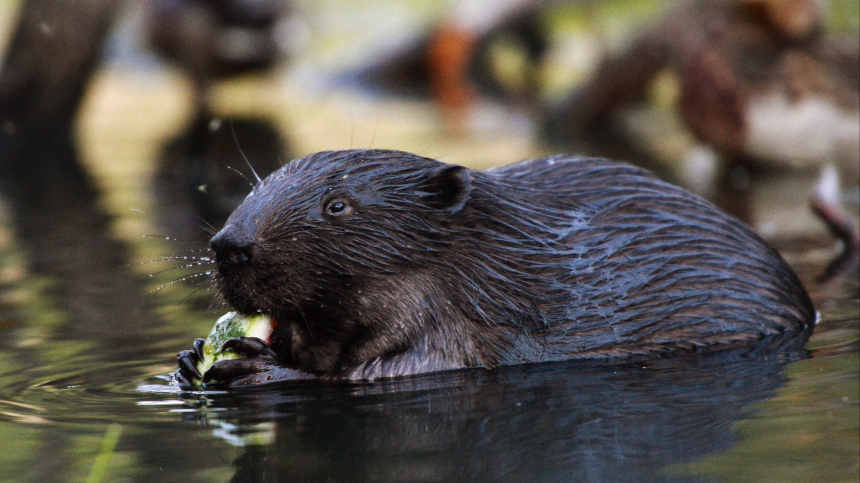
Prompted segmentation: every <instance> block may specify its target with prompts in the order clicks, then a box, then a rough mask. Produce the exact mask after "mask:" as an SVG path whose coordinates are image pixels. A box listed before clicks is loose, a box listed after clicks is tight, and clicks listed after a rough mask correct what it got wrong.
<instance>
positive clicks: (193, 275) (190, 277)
mask: <svg viewBox="0 0 860 483" xmlns="http://www.w3.org/2000/svg"><path fill="white" fill-rule="evenodd" d="M213 272H214V270H207V271H205V272H196V273H191V274H188V275H183V276H181V277H179V278H176V279H174V280H171V281H170V282H167V283H165V284H162V285H159V286H158V287H157V288H156V289H155V290H154V291H153V293H158V292H161V291H162V290H163V289H165V288H167V287H169V286H171V285H173V284H176V283H179V282H185V281H187V280H193V279H197V278H200V277H209V276H211V275H212V273H213Z"/></svg>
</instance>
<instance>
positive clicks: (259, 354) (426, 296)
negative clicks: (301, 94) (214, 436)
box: [179, 150, 814, 384]
mask: <svg viewBox="0 0 860 483" xmlns="http://www.w3.org/2000/svg"><path fill="white" fill-rule="evenodd" d="M212 248H213V250H214V252H215V262H216V264H217V268H218V270H217V273H216V275H215V280H216V283H217V286H218V288H219V290H220V292H221V294H222V295H223V296H224V298H225V299H226V300H227V301H228V302H229V303H230V304H231V305H233V306H234V307H235V308H236V309H238V310H239V311H242V312H245V313H255V312H263V313H268V314H271V315H272V316H273V317H274V318H275V319H276V320H277V322H278V325H277V329H276V330H275V332H274V333H273V335H272V340H271V347H267V346H266V345H265V344H264V343H262V342H261V341H259V339H243V338H241V339H234V340H232V341H229V342H228V344H230V345H231V346H233V347H234V348H236V349H237V350H239V351H240V352H242V353H244V354H246V355H248V356H249V359H240V360H234V361H221V362H218V363H216V365H215V366H213V368H212V369H210V370H209V371H208V372H207V374H206V377H205V378H204V379H206V380H210V379H215V380H221V381H230V382H231V383H233V384H251V383H260V382H265V381H271V380H275V379H286V378H295V377H302V376H304V377H312V376H319V377H324V378H332V379H374V378H379V377H389V376H401V375H408V374H417V373H424V372H431V371H440V370H446V369H457V368H465V367H486V368H492V367H496V366H499V365H505V364H518V363H526V362H541V361H553V360H563V359H570V358H576V357H605V356H624V355H631V354H646V353H668V352H673V351H677V350H701V349H713V348H723V347H729V346H736V345H740V344H745V343H750V342H751V341H753V340H756V339H760V338H761V337H763V336H765V335H768V334H777V333H783V332H786V331H800V330H802V329H804V328H805V327H808V325H809V324H810V323H811V322H813V319H814V312H813V308H812V304H811V302H810V301H809V298H808V296H807V295H806V293H805V291H804V289H803V287H802V286H801V284H800V282H799V280H798V279H797V276H796V275H795V274H794V273H793V272H792V271H791V269H790V268H789V267H788V265H787V264H786V263H785V262H784V261H783V260H782V258H780V256H779V255H778V254H777V253H776V252H775V251H774V250H773V249H772V248H770V247H769V246H768V245H767V244H766V243H765V242H764V241H762V240H761V239H760V238H759V237H758V236H756V235H755V234H754V233H753V232H752V230H750V229H749V228H748V227H746V226H744V225H743V224H741V223H740V222H738V221H736V220H735V219H733V218H730V217H729V216H727V215H725V214H723V213H721V212H719V211H718V210H717V209H716V208H714V207H713V206H712V205H711V204H709V203H708V202H706V201H704V200H702V199H700V198H698V197H696V196H694V195H692V194H690V193H687V192H685V191H683V190H682V189H680V188H678V187H675V186H673V185H670V184H668V183H666V182H663V181H661V180H659V179H658V178H656V177H655V176H653V175H651V174H650V173H648V172H647V171H644V170H641V169H639V168H635V167H632V166H629V165H625V164H618V163H614V162H609V161H605V160H600V159H587V158H577V157H572V156H555V157H551V158H546V159H541V160H535V161H527V162H523V163H519V164H515V165H512V166H508V167H504V168H499V169H493V170H490V171H487V172H485V173H481V172H475V171H471V170H468V169H466V168H462V167H459V166H452V165H447V164H442V163H439V162H437V161H434V160H431V159H427V158H422V157H418V156H415V155H412V154H408V153H403V152H396V151H383V150H371V151H363V150H353V151H340V152H323V153H318V154H314V155H311V156H308V157H306V158H303V159H300V160H297V161H293V162H291V163H290V164H288V165H287V166H285V167H284V168H282V169H281V170H279V171H277V172H275V173H274V174H272V175H271V176H269V177H268V178H266V179H265V180H264V181H262V182H261V183H259V184H258V185H257V186H256V187H255V188H254V191H253V192H252V193H251V194H250V195H249V196H248V198H247V199H246V200H245V201H244V203H243V204H242V205H241V206H240V207H239V208H237V209H236V211H234V212H233V214H232V215H231V216H230V218H229V220H228V221H227V225H226V227H225V228H224V229H223V230H221V232H219V233H218V234H217V235H216V236H215V237H214V238H213V239H212ZM196 346H197V347H199V344H196ZM197 357H198V356H197V354H196V353H195V351H184V352H183V353H180V356H179V362H180V367H181V370H180V371H179V376H180V379H183V378H185V379H188V378H190V377H192V376H194V377H196V376H198V375H197V374H195V373H196V370H195V369H194V368H193V366H194V363H195V362H196V359H197ZM297 370H298V371H297Z"/></svg>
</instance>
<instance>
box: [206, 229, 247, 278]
mask: <svg viewBox="0 0 860 483" xmlns="http://www.w3.org/2000/svg"><path fill="white" fill-rule="evenodd" d="M209 244H210V246H211V247H212V250H213V251H214V252H215V264H216V265H217V266H218V269H219V270H223V269H225V268H232V267H235V266H238V265H243V264H246V263H248V262H250V261H251V259H252V258H253V255H254V241H253V240H252V239H250V238H249V237H248V236H246V235H245V234H244V233H243V231H242V230H240V229H239V228H237V227H236V226H235V225H227V226H225V227H224V228H223V229H222V230H221V231H219V232H218V233H216V234H215V236H213V237H212V240H210V242H209Z"/></svg>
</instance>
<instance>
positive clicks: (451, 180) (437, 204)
mask: <svg viewBox="0 0 860 483" xmlns="http://www.w3.org/2000/svg"><path fill="white" fill-rule="evenodd" d="M418 190H419V191H420V192H421V195H422V196H423V201H424V203H425V204H427V206H430V207H431V208H434V209H437V210H444V211H447V212H448V213H450V214H454V213H457V212H458V211H460V210H461V209H463V206H465V205H466V202H467V201H469V194H470V193H471V192H472V174H471V173H470V172H469V170H468V169H466V168H464V167H462V166H454V165H444V166H441V167H439V168H436V169H434V170H432V171H430V172H429V173H428V176H427V178H426V179H425V180H424V181H423V182H422V183H421V185H420V186H419V188H418Z"/></svg>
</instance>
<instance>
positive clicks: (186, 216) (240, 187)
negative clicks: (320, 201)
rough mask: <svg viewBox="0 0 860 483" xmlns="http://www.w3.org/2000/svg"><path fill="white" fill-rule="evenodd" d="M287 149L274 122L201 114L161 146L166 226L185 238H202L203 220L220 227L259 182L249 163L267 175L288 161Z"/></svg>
mask: <svg viewBox="0 0 860 483" xmlns="http://www.w3.org/2000/svg"><path fill="white" fill-rule="evenodd" d="M287 153H288V145H287V142H286V141H285V140H284V139H282V137H281V134H280V132H279V131H278V129H277V128H276V127H275V125H274V124H273V123H272V122H269V121H266V120H264V119H257V118H235V117H226V118H219V117H214V116H211V115H208V114H201V115H199V116H197V117H196V118H195V119H194V120H193V121H192V122H191V124H190V125H189V127H188V128H187V129H186V130H185V131H184V132H182V133H180V134H179V135H178V136H177V137H175V138H174V139H172V140H170V141H168V142H167V143H166V144H165V145H164V146H163V147H162V150H161V156H160V158H161V159H160V166H159V172H158V176H157V178H156V179H155V187H154V188H155V191H156V192H157V193H158V195H159V199H160V202H161V205H162V208H161V211H162V212H163V213H164V216H162V225H164V229H166V230H167V231H168V233H171V234H173V235H174V236H178V237H180V238H182V239H185V240H190V239H193V238H195V237H197V238H199V236H200V234H201V231H200V230H199V229H198V226H199V225H200V223H201V220H203V221H204V222H205V223H207V224H208V225H209V227H210V228H213V229H214V230H216V231H217V230H219V229H220V228H221V227H222V226H223V225H224V222H225V221H226V220H227V217H228V216H229V215H230V213H231V212H232V211H233V210H234V209H235V208H236V207H237V206H239V204H240V203H241V202H242V200H243V199H245V196H247V195H248V193H249V192H250V190H251V186H253V183H254V182H255V180H254V173H251V172H250V169H249V167H248V165H251V166H252V168H253V170H254V172H255V173H256V175H258V176H259V177H260V178H265V177H266V176H268V175H269V173H271V172H272V171H274V170H276V169H278V168H280V167H281V166H282V163H286V162H287V161H289V158H288V157H287V156H288V154H287ZM243 178H244V179H243Z"/></svg>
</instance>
